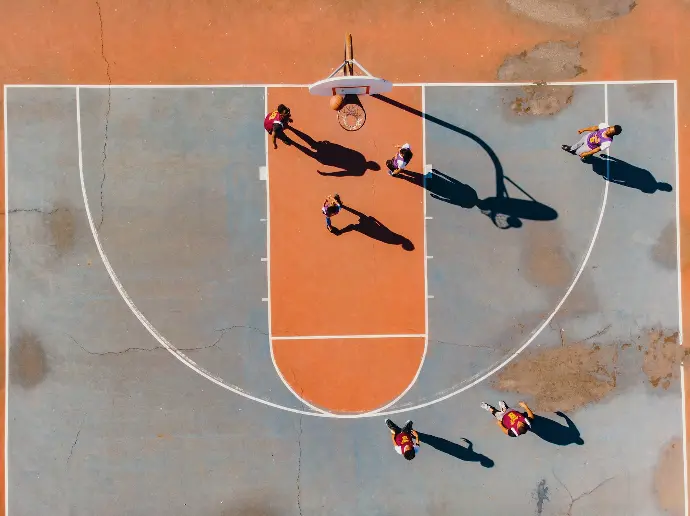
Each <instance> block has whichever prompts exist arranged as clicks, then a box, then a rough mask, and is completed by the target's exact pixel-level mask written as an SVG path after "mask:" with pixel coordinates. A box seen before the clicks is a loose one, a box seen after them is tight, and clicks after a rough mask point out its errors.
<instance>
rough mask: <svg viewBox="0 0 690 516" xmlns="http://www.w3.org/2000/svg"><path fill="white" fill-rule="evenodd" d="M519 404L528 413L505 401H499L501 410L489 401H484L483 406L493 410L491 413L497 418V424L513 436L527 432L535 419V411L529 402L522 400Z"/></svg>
mask: <svg viewBox="0 0 690 516" xmlns="http://www.w3.org/2000/svg"><path fill="white" fill-rule="evenodd" d="M518 405H520V406H521V407H522V408H523V409H525V412H526V413H524V414H523V413H522V412H518V411H517V410H515V409H512V408H510V407H508V405H506V402H505V401H499V402H498V406H499V410H496V408H494V407H492V406H491V405H489V404H488V403H484V402H482V408H483V409H484V410H487V411H489V412H491V415H492V416H494V417H495V418H496V419H497V421H496V424H498V426H500V427H501V430H503V433H504V434H506V435H510V436H512V437H518V436H520V435H522V434H525V433H527V430H529V429H530V428H531V427H532V421H534V413H533V412H532V411H531V410H530V408H529V407H528V406H527V404H526V403H525V402H524V401H521V402H520V403H519V404H518Z"/></svg>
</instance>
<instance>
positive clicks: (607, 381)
mask: <svg viewBox="0 0 690 516" xmlns="http://www.w3.org/2000/svg"><path fill="white" fill-rule="evenodd" d="M561 339H562V341H561V345H560V346H556V347H551V348H546V349H540V350H536V351H531V352H529V353H527V354H526V355H525V356H524V358H522V359H519V360H516V361H515V362H513V363H511V364H509V365H508V366H507V367H505V369H503V370H502V371H501V373H500V374H499V375H498V377H497V379H496V380H494V387H495V388H497V389H498V390H500V391H505V392H515V393H518V394H521V395H527V396H530V397H532V399H533V401H532V403H533V405H534V407H535V408H536V410H537V411H548V412H554V411H557V410H561V411H565V412H567V411H572V410H577V409H579V408H582V407H584V406H586V405H588V404H590V403H596V402H599V401H601V400H602V399H604V398H605V397H606V396H608V395H609V394H610V393H611V391H613V390H614V389H615V388H616V387H617V386H618V385H619V383H620V379H621V377H632V376H633V375H634V374H635V373H636V370H635V369H631V367H630V364H635V363H636V361H640V360H641V363H642V365H641V371H642V372H643V373H644V374H645V376H646V378H647V381H648V382H649V384H650V385H651V386H652V387H653V388H658V387H661V388H662V389H664V390H667V389H668V388H669V387H670V386H671V384H672V382H673V381H675V380H677V379H678V377H679V375H680V364H681V361H682V360H683V358H684V357H685V356H687V355H688V354H689V353H690V351H688V350H686V349H685V348H682V347H681V346H679V345H678V333H677V332H669V331H664V330H657V329H654V328H652V329H648V330H644V331H643V332H641V333H640V334H639V335H638V336H637V337H635V338H634V339H631V340H630V341H627V342H610V343H603V344H597V343H594V344H592V343H588V342H585V341H580V342H572V343H569V342H567V340H566V338H565V336H564V335H563V333H562V332H561ZM638 371H639V370H638Z"/></svg>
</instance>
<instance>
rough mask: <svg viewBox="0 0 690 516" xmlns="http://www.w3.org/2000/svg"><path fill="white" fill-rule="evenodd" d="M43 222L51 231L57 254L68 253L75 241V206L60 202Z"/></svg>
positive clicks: (44, 217)
mask: <svg viewBox="0 0 690 516" xmlns="http://www.w3.org/2000/svg"><path fill="white" fill-rule="evenodd" d="M43 222H44V224H45V225H46V226H47V228H48V230H49V232H50V236H51V239H52V241H53V245H54V246H55V251H56V253H57V255H58V256H64V255H65V254H67V253H68V252H69V251H70V250H71V249H72V248H73V247H74V242H75V234H76V232H75V220H74V210H73V208H72V207H71V206H70V205H69V204H66V203H58V204H56V205H55V208H54V209H53V210H51V211H50V212H49V213H46V214H45V215H44V216H43Z"/></svg>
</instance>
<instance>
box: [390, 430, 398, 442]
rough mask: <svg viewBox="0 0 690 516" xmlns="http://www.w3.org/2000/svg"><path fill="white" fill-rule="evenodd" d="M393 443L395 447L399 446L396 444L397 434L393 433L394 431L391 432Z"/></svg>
mask: <svg viewBox="0 0 690 516" xmlns="http://www.w3.org/2000/svg"><path fill="white" fill-rule="evenodd" d="M391 442H392V443H393V446H397V444H396V442H395V433H393V430H391Z"/></svg>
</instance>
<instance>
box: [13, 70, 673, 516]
mask: <svg viewBox="0 0 690 516" xmlns="http://www.w3.org/2000/svg"><path fill="white" fill-rule="evenodd" d="M530 87H539V86H530V85H525V84H515V85H511V84H504V83H502V84H475V85H469V84H399V85H396V86H395V87H394V88H393V90H392V91H391V92H389V93H386V94H384V95H382V96H377V97H365V98H362V104H363V105H364V107H365V108H366V113H367V121H366V123H365V125H364V126H363V127H362V129H361V130H359V131H356V132H346V131H343V130H342V129H341V128H340V127H339V125H338V123H337V121H336V117H335V114H334V113H333V112H332V111H331V110H330V109H329V107H328V102H327V101H326V100H324V99H320V98H318V97H313V96H311V95H310V94H309V91H308V89H307V87H306V85H287V86H285V85H282V86H281V85H269V86H252V85H249V86H227V87H220V86H208V87H179V86H175V87H140V86H132V87H125V86H118V87H115V86H113V87H100V86H80V87H75V86H55V87H53V86H46V87H31V86H22V87H20V86H7V87H6V89H5V128H6V131H5V138H6V145H5V149H6V164H5V165H6V168H5V170H6V175H7V211H8V213H9V214H10V216H9V217H7V224H8V228H7V229H8V232H7V235H8V253H9V260H8V262H9V264H8V276H7V277H8V282H9V289H8V290H9V293H8V331H9V336H8V343H10V344H9V345H8V348H9V357H8V364H9V384H8V432H9V445H8V448H7V452H8V478H9V480H8V493H9V496H8V498H9V502H8V504H9V514H12V515H33V514H65V515H66V514H70V515H93V514H99V515H111V514H112V515H121V514H132V515H139V514H141V515H151V514H175V515H187V514H189V515H201V514H209V515H211V514H213V515H218V514H222V515H228V516H229V515H240V514H243V515H248V514H266V515H309V514H333V515H341V514H342V515H346V514H347V515H352V514H356V515H396V516H400V515H408V514H409V515H413V514H414V515H418V514H430V515H459V514H463V515H464V514H467V515H494V514H495V515H498V514H511V515H516V516H517V515H533V514H537V515H540V516H547V515H570V516H577V515H611V516H614V515H621V516H623V515H625V516H632V515H640V516H653V515H659V516H661V515H664V514H668V513H666V512H664V510H663V507H664V504H671V505H673V504H675V505H678V503H677V500H679V499H682V498H683V497H684V493H683V492H682V490H677V489H676V488H675V487H674V486H676V485H678V482H677V478H676V477H677V476H678V474H679V473H680V475H681V476H682V468H681V470H680V472H679V470H678V468H677V467H676V465H675V463H674V462H673V461H672V460H667V457H668V456H671V455H673V454H674V453H675V452H674V451H672V450H677V448H678V447H683V438H682V436H683V434H684V431H683V425H684V423H683V410H684V407H683V401H682V389H681V380H682V379H681V378H680V375H681V370H680V360H681V358H682V357H681V356H680V355H681V353H680V350H681V347H680V346H679V341H680V337H679V334H680V331H681V329H680V322H679V320H680V315H681V314H680V306H679V272H678V246H677V212H678V203H677V191H678V189H677V174H678V165H677V163H678V161H677V119H676V118H677V117H676V113H677V108H676V83H675V82H674V81H659V82H643V83H558V84H555V85H552V87H556V88H564V89H568V90H569V91H571V92H572V101H571V103H570V105H569V106H568V107H567V108H565V109H563V110H562V111H560V112H559V113H557V114H555V115H553V116H550V117H534V116H530V115H528V114H526V115H516V109H519V99H520V98H521V96H524V91H525V88H530ZM550 87H551V86H550ZM279 103H283V104H286V105H288V106H289V107H290V108H291V110H292V116H293V119H294V122H293V124H292V126H293V129H292V130H288V131H286V133H287V135H288V136H289V137H290V138H291V139H292V140H293V144H292V145H291V146H285V145H284V144H283V143H282V142H279V148H278V149H277V150H274V149H273V148H272V145H271V143H270V140H269V139H267V136H266V134H265V131H264V129H263V127H262V124H261V121H262V120H263V117H264V116H265V115H266V113H267V112H269V111H270V110H272V109H274V108H275V106H277V105H278V104H279ZM602 121H606V122H608V123H611V124H620V125H621V126H622V127H623V133H622V134H621V135H620V136H618V137H616V139H615V141H614V143H613V145H612V146H611V150H610V156H607V155H604V156H602V157H600V158H596V159H593V160H591V161H590V162H589V163H582V162H581V161H580V160H579V159H578V158H577V157H576V156H572V155H570V154H567V153H565V152H563V151H562V150H561V149H560V147H561V144H564V143H572V142H574V141H576V139H579V136H578V134H577V130H578V129H581V128H584V127H588V126H591V125H593V124H598V123H599V122H602ZM405 142H408V143H410V144H411V147H412V150H413V152H414V157H413V159H412V161H411V163H410V165H409V167H408V170H407V171H406V172H405V173H403V174H401V175H400V177H391V176H389V174H388V173H387V170H386V166H385V161H386V160H387V159H389V158H391V157H392V156H393V155H394V154H395V149H394V145H395V144H402V143H405ZM333 193H338V194H340V196H341V198H342V200H343V203H344V205H345V210H344V211H343V212H342V213H341V214H339V215H338V216H336V217H334V218H333V223H334V225H335V226H337V227H338V228H340V229H344V231H343V232H342V234H340V235H337V236H336V235H334V234H331V233H329V232H327V231H326V229H325V223H324V220H323V216H322V215H321V213H320V208H321V205H322V203H323V199H324V197H325V196H326V195H328V194H333ZM501 399H505V400H506V401H507V402H508V404H509V405H512V406H517V403H518V401H520V400H524V401H526V402H527V403H528V404H529V405H530V407H531V408H532V409H533V410H534V411H535V412H536V413H537V420H536V421H535V423H534V432H533V433H531V434H528V435H526V436H522V437H520V438H519V439H510V438H508V437H506V436H505V435H503V434H502V433H501V432H500V430H499V429H498V428H497V427H496V425H495V423H494V421H493V420H492V418H491V417H490V415H489V414H488V413H486V412H484V411H483V410H481V408H480V403H481V402H482V401H487V402H489V403H491V404H493V405H496V404H497V403H498V401H499V400H501ZM386 417H390V418H392V419H393V420H394V421H395V422H396V423H398V424H400V425H402V423H404V422H405V420H407V419H412V420H413V421H414V422H415V428H417V429H418V431H419V432H420V435H421V438H422V446H421V450H420V453H419V456H418V457H416V458H415V460H413V461H411V462H407V461H405V460H403V459H402V458H401V457H400V456H399V455H397V454H396V453H395V451H394V450H393V447H392V445H391V442H390V437H389V432H388V429H387V428H386V426H385V424H384V419H385V418H386ZM192 479H198V481H197V480H192ZM681 485H682V484H681Z"/></svg>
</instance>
